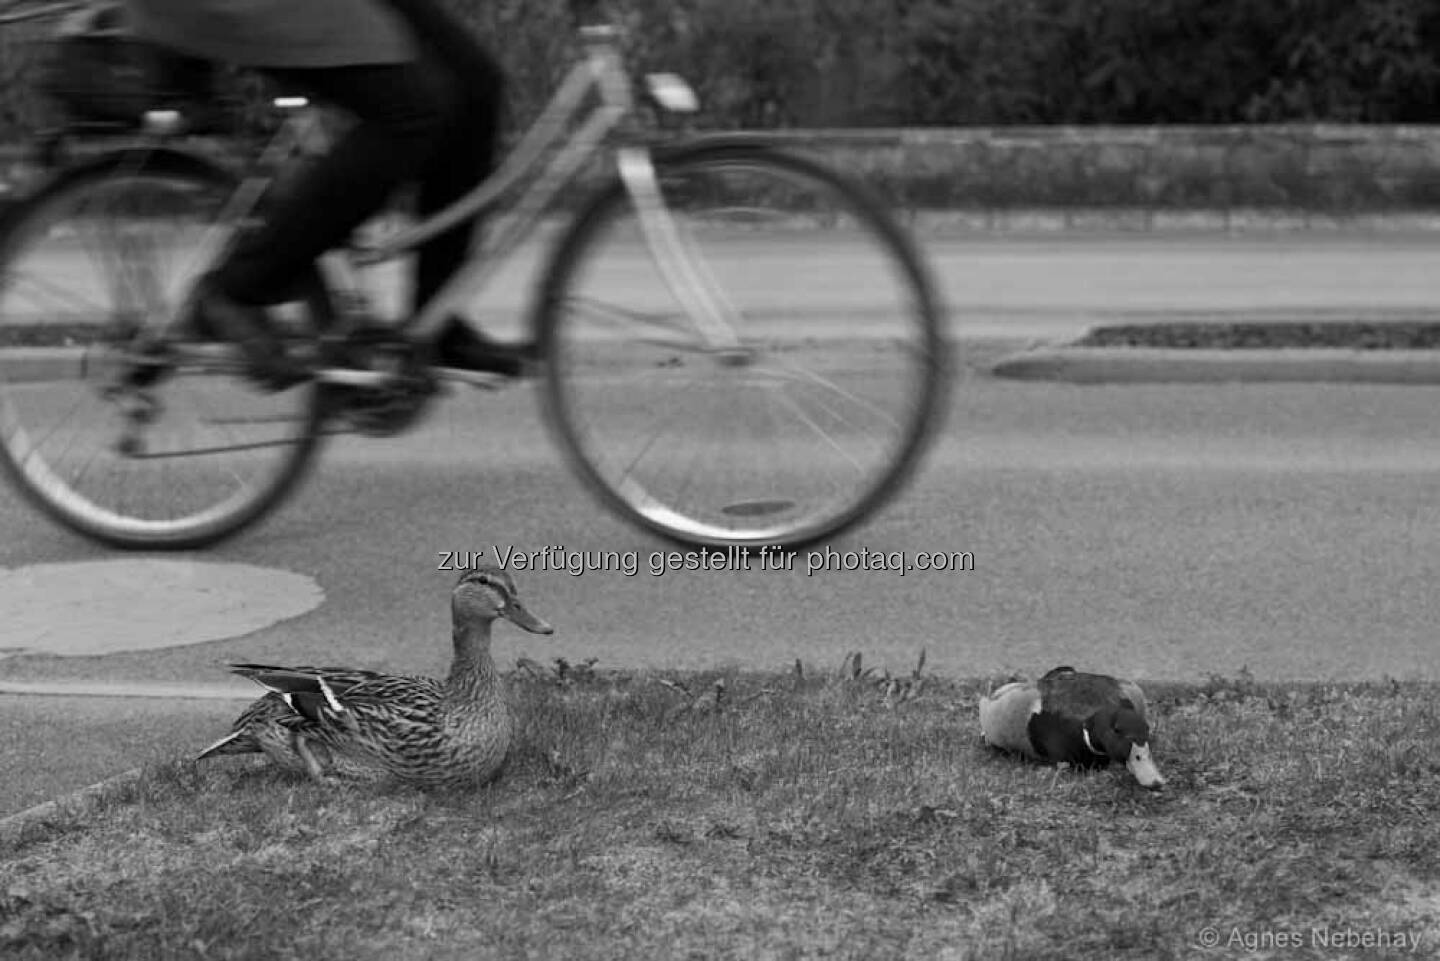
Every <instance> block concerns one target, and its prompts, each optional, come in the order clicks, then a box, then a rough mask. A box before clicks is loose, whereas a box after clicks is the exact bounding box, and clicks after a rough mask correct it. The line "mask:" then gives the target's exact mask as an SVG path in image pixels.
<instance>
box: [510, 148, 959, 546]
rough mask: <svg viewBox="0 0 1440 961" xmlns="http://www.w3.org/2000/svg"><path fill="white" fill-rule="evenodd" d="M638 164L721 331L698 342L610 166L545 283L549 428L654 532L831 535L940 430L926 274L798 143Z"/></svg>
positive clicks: (932, 304) (768, 540) (857, 192)
mask: <svg viewBox="0 0 1440 961" xmlns="http://www.w3.org/2000/svg"><path fill="white" fill-rule="evenodd" d="M652 162H653V165H654V168H655V171H656V179H657V181H658V185H659V189H660V194H661V195H662V196H663V198H664V200H665V205H666V206H667V207H668V208H669V211H670V215H671V217H672V218H673V221H674V223H675V225H676V226H677V228H678V230H677V232H676V234H677V238H678V240H679V246H680V247H681V248H682V249H686V250H688V255H687V260H688V262H689V263H691V264H693V265H694V266H696V267H698V268H700V269H701V270H702V271H703V272H704V273H706V274H708V275H709V276H710V277H711V280H710V283H709V286H711V287H712V288H713V289H714V290H715V291H716V292H717V293H718V294H719V297H718V299H719V300H720V301H722V302H727V303H728V304H729V306H728V307H727V308H726V311H725V312H726V313H728V314H730V315H731V317H732V319H734V320H736V321H737V322H738V323H737V325H736V333H737V334H738V335H739V338H740V343H739V345H738V347H736V348H732V349H729V350H716V349H713V348H707V346H706V342H705V341H703V340H702V338H701V335H700V332H699V326H698V325H697V324H696V323H695V322H694V318H693V316H691V315H690V314H689V313H687V311H685V310H683V309H682V308H681V307H680V306H679V304H678V303H677V298H676V297H675V296H673V295H672V293H671V290H670V288H669V287H667V285H666V284H665V283H664V281H663V280H662V277H661V274H660V272H659V270H658V269H657V267H656V262H655V261H654V260H652V258H651V257H650V255H649V249H650V248H649V247H648V246H647V243H646V240H645V238H644V225H643V224H642V223H641V222H640V221H639V219H638V218H637V215H636V208H635V206H634V205H633V204H632V203H631V201H630V197H629V194H628V192H627V191H626V189H625V187H624V186H623V184H622V183H621V182H620V181H619V180H618V179H617V180H616V181H615V182H614V183H612V184H611V185H609V186H608V187H607V188H605V189H603V190H602V191H601V192H600V193H599V194H598V195H597V196H596V197H595V199H594V200H593V201H592V202H591V203H590V204H589V206H588V207H586V208H585V209H584V210H582V211H581V213H580V215H579V216H578V218H577V219H576V221H575V223H574V225H573V226H572V227H571V229H570V232H569V233H568V234H567V235H566V236H565V237H564V238H563V239H562V241H561V242H560V244H559V246H558V248H557V251H556V253H555V255H554V258H553V260H552V262H551V264H550V265H549V267H548V270H547V272H546V274H545V275H544V279H543V281H542V289H541V296H540V299H539V307H538V310H539V313H538V315H537V317H536V320H535V324H536V328H535V329H536V332H537V336H538V339H539V343H540V346H541V349H542V350H543V352H544V354H545V357H546V360H547V364H546V370H547V373H546V380H545V384H544V397H545V404H546V410H547V413H548V415H549V421H550V423H551V425H552V426H553V428H554V429H555V432H556V434H557V436H558V439H559V441H560V444H561V446H562V447H563V448H564V449H565V451H566V452H567V453H568V454H569V456H570V459H571V461H572V463H573V464H574V466H575V467H576V468H577V470H578V471H579V473H580V476H581V477H582V478H583V479H584V480H585V482H586V483H587V485H588V486H589V487H590V488H591V489H592V490H594V491H595V492H596V493H597V494H598V495H599V497H600V498H601V499H602V500H603V501H605V502H606V503H607V504H608V505H609V506H610V507H611V508H612V509H614V510H616V511H618V512H619V513H620V514H622V515H623V516H625V517H626V518H628V519H629V520H630V521H632V522H634V523H636V524H639V525H641V526H642V527H645V528H647V529H649V530H651V531H653V532H655V533H657V534H660V535H662V536H663V537H666V538H668V539H671V540H673V541H677V542H680V543H683V544H686V545H692V546H701V547H732V546H737V547H744V548H755V547H762V546H775V547H782V548H788V549H795V548H798V547H800V546H803V545H805V544H808V543H812V542H815V541H817V540H822V539H826V538H830V537H833V536H835V535H837V534H839V533H841V532H842V531H844V530H846V529H848V528H850V527H851V526H852V525H854V524H856V523H858V522H860V521H861V520H863V519H865V518H866V517H868V516H869V515H871V514H872V513H873V512H874V511H876V510H877V509H879V508H880V507H881V506H882V505H883V504H884V503H885V502H886V501H887V500H889V499H890V498H891V497H893V496H894V495H895V494H896V492H897V491H898V490H899V489H900V488H901V487H902V485H903V484H904V482H905V481H906V480H907V478H908V477H909V476H910V475H911V474H912V472H913V471H914V469H915V467H916V465H917V463H918V462H919V460H920V457H921V455H922V453H923V452H924V450H925V447H926V445H927V442H928V441H929V440H930V439H931V437H932V435H933V434H934V432H935V429H936V427H937V424H938V421H939V417H940V414H941V411H942V409H943V407H944V395H945V387H946V383H947V378H948V366H949V345H948V338H947V336H946V332H945V329H944V324H945V320H944V317H943V314H942V310H941V308H940V306H939V304H938V302H937V299H936V296H935V294H934V291H933V287H932V284H931V282H930V279H929V276H928V274H927V271H926V269H925V267H924V265H923V264H922V262H921V260H920V258H919V256H918V255H917V253H916V251H915V249H914V247H913V246H912V244H911V242H910V240H909V239H908V237H907V236H906V234H905V233H904V232H903V231H901V230H900V229H899V227H898V226H897V225H896V224H895V222H894V221H893V219H892V218H891V217H890V215H889V214H888V212H887V211H886V209H885V208H884V206H883V205H882V204H880V203H879V202H877V201H876V200H875V199H874V198H873V197H872V196H871V195H870V194H869V193H868V192H867V191H865V190H864V189H862V188H861V187H860V186H859V185H857V184H855V183H854V182H852V181H850V180H848V179H846V178H844V177H842V176H840V175H838V174H837V173H835V172H834V171H832V170H830V169H829V168H827V167H825V166H823V165H821V164H818V163H816V162H814V161H811V160H808V159H806V158H804V157H800V156H797V155H793V154H788V153H784V152H780V151H776V150H773V149H769V148H766V147H763V146H757V145H751V144H743V145H726V144H720V145H716V144H711V145H694V146H689V147H681V148H671V149H668V150H658V151H656V152H654V154H653V155H652Z"/></svg>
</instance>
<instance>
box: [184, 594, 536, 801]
mask: <svg viewBox="0 0 1440 961" xmlns="http://www.w3.org/2000/svg"><path fill="white" fill-rule="evenodd" d="M450 610H451V618H452V622H453V627H452V641H453V645H454V656H453V659H452V661H451V665H450V673H449V675H448V677H446V679H445V680H443V681H440V680H437V679H435V678H430V677H420V676H416V675H408V674H384V673H380V672H377V671H369V670H363V669H357V668H343V667H280V666H276V665H270V664H253V663H232V664H230V665H229V667H230V670H231V672H232V673H234V674H237V675H239V676H241V677H245V678H249V679H250V680H252V681H255V682H256V683H257V684H259V685H260V686H261V687H262V688H264V689H265V691H266V693H265V694H264V695H262V696H261V697H260V698H259V699H257V700H256V701H255V702H253V703H252V704H250V705H249V706H248V707H247V708H246V709H245V710H244V711H243V712H242V713H241V714H240V716H239V717H238V718H236V720H235V722H234V724H233V725H232V726H231V730H230V733H229V734H227V735H225V736H224V737H222V738H220V739H219V740H218V741H216V742H215V743H213V744H211V745H209V746H208V747H206V748H205V749H204V750H202V751H200V752H199V753H198V754H197V755H196V756H195V760H196V761H201V760H204V759H206V758H211V757H218V756H224V755H232V754H252V753H259V754H264V755H265V756H266V757H267V758H268V759H269V760H270V761H271V762H272V763H273V764H275V765H276V766H278V767H280V768H281V769H283V770H286V771H290V772H295V773H303V774H306V775H308V776H310V777H311V778H314V779H315V780H317V781H321V782H326V781H329V780H331V779H336V778H339V779H365V780H379V779H393V780H396V781H399V782H403V783H407V784H410V785H413V786H418V787H444V786H455V785H460V784H483V783H485V782H488V781H490V780H492V779H493V778H494V777H495V776H496V775H497V774H498V773H499V771H500V769H501V767H502V765H503V764H504V761H505V758H506V756H507V754H508V753H509V749H510V741H511V737H512V733H513V729H514V722H513V720H512V717H511V714H510V708H509V705H508V704H507V703H506V700H505V692H504V690H503V688H502V685H501V682H500V676H499V673H498V671H497V670H496V667H495V661H494V659H493V658H492V657H491V654H490V635H491V627H492V625H493V624H494V623H495V621H497V620H500V619H504V620H508V621H510V622H511V623H513V624H515V625H516V626H517V627H520V628H521V629H523V630H525V631H528V632H530V633H532V634H551V633H554V628H552V627H551V626H550V625H549V624H548V623H546V622H545V621H544V620H542V619H541V618H539V617H537V616H536V615H534V614H532V613H531V612H530V610H529V608H527V607H526V606H525V605H524V604H523V603H522V602H521V600H520V597H519V592H518V591H517V589H516V586H515V582H514V579H513V578H511V577H510V575H509V574H508V573H507V572H505V571H504V570H502V569H500V568H498V567H493V566H485V565H479V566H476V567H473V568H469V569H467V570H465V571H464V572H462V573H461V575H460V578H459V580H458V581H457V582H456V584H455V586H454V588H453V589H452V590H451V593H450Z"/></svg>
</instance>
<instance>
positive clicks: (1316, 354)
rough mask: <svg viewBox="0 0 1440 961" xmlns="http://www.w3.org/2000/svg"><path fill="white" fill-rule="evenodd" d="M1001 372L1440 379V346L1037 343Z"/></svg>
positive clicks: (1140, 377)
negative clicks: (1171, 346)
mask: <svg viewBox="0 0 1440 961" xmlns="http://www.w3.org/2000/svg"><path fill="white" fill-rule="evenodd" d="M990 373H991V374H992V375H994V376H996V377H1003V378H1008V379H1013V380H1052V381H1061V382H1065V383H1072V384H1215V383H1226V382H1246V383H1317V382H1319V383H1364V384H1397V385H1406V384H1408V385H1417V384H1440V350H1393V349H1392V350H1352V349H1347V348H1335V347H1291V348H1275V349H1251V348H1234V349H1228V350H1226V349H1204V348H1175V349H1167V348H1158V347H1075V346H1070V345H1059V346H1048V347H1037V348H1034V349H1031V350H1025V351H1020V352H1019V353H1015V354H1010V355H1008V356H1006V357H1002V358H1000V359H999V360H998V361H996V362H995V363H994V364H992V365H991V366H990Z"/></svg>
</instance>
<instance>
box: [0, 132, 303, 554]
mask: <svg viewBox="0 0 1440 961" xmlns="http://www.w3.org/2000/svg"><path fill="white" fill-rule="evenodd" d="M235 196H236V182H235V180H234V178H233V177H231V176H230V175H229V174H228V173H226V172H225V171H224V170H222V169H220V168H218V167H216V166H214V165H212V164H210V163H209V162H207V161H204V160H201V159H200V158H197V157H194V156H192V155H189V154H184V153H180V152H177V151H170V150H145V151H119V152H116V153H114V154H110V155H105V156H102V157H99V158H97V159H95V160H93V161H90V162H88V163H86V164H83V165H81V166H78V167H76V168H74V169H72V170H70V171H68V172H66V173H63V174H61V175H60V176H59V177H58V178H57V179H55V180H54V181H52V182H51V183H50V184H49V185H48V186H46V187H45V188H43V189H42V190H40V191H39V192H37V193H36V194H35V195H33V196H32V197H30V198H28V199H27V200H25V201H23V202H22V203H21V204H20V205H19V207H17V208H16V209H14V210H13V211H12V212H11V214H10V215H9V216H7V217H6V218H5V222H4V223H3V224H0V466H3V468H4V470H5V473H6V474H7V475H8V476H9V477H10V479H11V480H12V481H14V482H15V484H16V485H17V486H18V487H19V488H20V490H22V491H23V492H24V493H25V495H26V496H27V497H28V498H29V499H30V500H31V501H32V502H33V503H34V504H36V505H37V506H38V507H39V508H40V509H41V510H43V511H44V512H45V513H46V514H48V515H49V516H50V517H51V518H53V519H54V520H56V521H58V522H60V523H61V524H64V525H65V526H67V527H69V528H71V529H72V530H75V531H77V532H79V533H81V534H83V535H85V536H87V537H89V538H91V539H94V540H96V541H100V542H102V543H105V544H109V545H111V546H116V547H124V548H150V549H155V548H193V547H201V546H205V545H208V544H211V543H214V542H215V541H218V540H220V539H222V538H224V537H226V536H228V535H230V534H233V533H235V532H237V531H239V530H241V529H242V528H244V527H245V526H247V525H248V524H250V523H252V522H254V521H255V520H257V519H258V518H259V517H261V516H262V515H263V514H264V513H265V512H266V511H268V510H270V509H271V508H273V507H274V506H275V505H276V504H277V503H278V502H279V501H280V499H281V498H282V497H284V496H285V495H286V494H287V493H288V492H289V491H290V490H291V489H292V488H293V487H294V486H295V484H296V482H297V481H298V480H299V479H300V477H301V476H302V474H303V472H304V469H305V467H306V466H307V465H308V464H309V462H310V461H311V459H312V458H313V456H314V454H315V451H316V445H317V442H318V440H319V437H320V426H321V420H322V418H323V410H322V406H321V403H320V401H319V397H318V396H317V391H316V390H315V388H313V387H311V386H305V387H300V388H296V389H293V390H289V391H285V392H280V393H267V392H265V391H263V390H261V389H260V388H258V387H255V386H253V385H252V384H251V383H250V382H249V381H247V380H246V379H245V378H244V377H243V375H242V370H241V367H242V365H241V364H240V362H239V358H238V357H237V356H236V355H235V352H234V351H233V350H229V349H227V348H226V347H224V346H222V345H204V346H205V347H208V348H210V349H209V351H208V353H206V352H205V351H204V350H203V349H201V350H199V351H198V352H194V353H189V354H184V355H177V354H175V353H174V352H173V351H167V347H166V344H167V341H166V335H165V334H164V329H165V328H166V327H167V326H168V325H170V324H171V322H172V321H173V319H174V318H175V316H176V314H177V312H178V310H179V307H180V304H181V302H182V300H183V299H184V298H185V297H187V296H188V295H189V292H190V289H191V287H192V285H193V281H194V279H195V277H196V276H197V275H198V274H199V273H200V272H201V271H203V270H204V269H206V268H207V267H208V266H209V265H210V264H211V263H213V261H214V259H215V257H216V256H218V254H219V253H220V252H221V251H222V250H223V249H224V246H225V244H227V243H228V242H229V241H230V239H231V238H232V236H233V235H234V232H235V230H236V229H237V227H238V226H239V223H240V220H241V218H242V217H243V216H246V215H249V214H250V213H252V211H251V210H249V209H246V210H238V209H236V207H237V206H238V205H237V203H236V201H235ZM305 287H306V290H305V293H304V295H303V297H304V299H303V300H302V301H301V302H298V303H297V304H294V305H285V306H284V307H282V308H279V309H277V311H276V315H277V316H278V317H280V318H282V319H284V320H285V322H286V323H291V324H294V326H295V328H296V330H297V332H300V331H304V330H314V329H315V325H316V324H317V323H319V320H318V319H317V318H319V316H320V313H321V312H323V311H326V310H328V298H326V297H325V295H324V291H323V288H321V287H320V285H319V281H318V277H315V278H312V279H311V281H310V282H308V283H307V284H306V285H305ZM171 346H172V347H173V346H175V345H171ZM186 358H188V359H186ZM142 371H148V373H144V372H142Z"/></svg>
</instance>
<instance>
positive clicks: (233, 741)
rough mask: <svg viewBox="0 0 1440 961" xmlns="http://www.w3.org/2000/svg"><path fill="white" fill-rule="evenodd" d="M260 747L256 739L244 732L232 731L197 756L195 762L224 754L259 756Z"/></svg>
mask: <svg viewBox="0 0 1440 961" xmlns="http://www.w3.org/2000/svg"><path fill="white" fill-rule="evenodd" d="M258 753H260V745H258V744H256V743H255V739H254V738H253V737H251V736H250V735H249V734H247V733H246V732H244V731H231V732H230V733H229V734H227V735H225V736H224V737H222V738H221V739H220V740H218V741H216V742H215V743H214V744H211V745H210V746H209V747H207V748H205V750H203V751H201V752H200V753H199V754H197V755H195V760H197V761H203V760H205V759H206V758H207V757H218V756H219V755H222V754H258Z"/></svg>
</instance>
